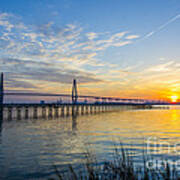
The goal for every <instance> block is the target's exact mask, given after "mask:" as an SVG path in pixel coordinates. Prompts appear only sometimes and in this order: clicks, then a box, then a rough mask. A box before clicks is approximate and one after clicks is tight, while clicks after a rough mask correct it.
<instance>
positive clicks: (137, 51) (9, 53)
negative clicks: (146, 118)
mask: <svg viewBox="0 0 180 180" xmlns="http://www.w3.org/2000/svg"><path fill="white" fill-rule="evenodd" d="M179 32H180V1H179V0H150V1H147V0H126V1H123V0H111V1H110V0H13V1H12V0H0V72H4V73H5V89H6V90H13V91H25V92H26V91H32V92H48V93H67V94H69V93H71V87H72V81H73V79H74V78H76V79H77V82H78V92H79V94H83V95H99V96H112V97H122V98H148V99H167V98H169V97H171V96H180V78H179V77H180V50H179V47H180V46H179V45H180V36H179Z"/></svg>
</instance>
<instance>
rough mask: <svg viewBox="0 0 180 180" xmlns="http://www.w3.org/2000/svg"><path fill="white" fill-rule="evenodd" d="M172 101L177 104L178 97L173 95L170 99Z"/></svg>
mask: <svg viewBox="0 0 180 180" xmlns="http://www.w3.org/2000/svg"><path fill="white" fill-rule="evenodd" d="M170 99H171V102H173V103H176V102H177V100H178V96H176V95H173V96H171V97H170Z"/></svg>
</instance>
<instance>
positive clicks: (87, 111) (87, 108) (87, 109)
mask: <svg viewBox="0 0 180 180" xmlns="http://www.w3.org/2000/svg"><path fill="white" fill-rule="evenodd" d="M86 114H89V106H88V105H86Z"/></svg>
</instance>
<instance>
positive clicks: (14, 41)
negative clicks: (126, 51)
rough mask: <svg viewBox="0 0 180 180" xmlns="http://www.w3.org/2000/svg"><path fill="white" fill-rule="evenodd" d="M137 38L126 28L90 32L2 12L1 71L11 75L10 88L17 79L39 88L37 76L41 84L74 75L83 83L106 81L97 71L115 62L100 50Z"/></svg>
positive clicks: (62, 79)
mask: <svg viewBox="0 0 180 180" xmlns="http://www.w3.org/2000/svg"><path fill="white" fill-rule="evenodd" d="M128 37H129V38H128ZM134 38H135V35H133V34H130V33H128V32H125V31H120V32H117V33H106V34H105V33H101V32H100V33H99V32H98V33H97V32H87V31H86V30H84V29H83V28H82V27H80V26H77V25H76V24H67V25H65V26H63V27H62V26H58V25H57V24H55V23H54V22H49V23H47V24H43V25H39V26H37V25H29V24H24V23H23V22H22V21H21V19H20V18H17V17H16V16H15V15H11V14H7V13H3V14H0V65H1V66H0V71H4V72H6V73H7V74H12V76H9V78H8V81H9V87H12V86H11V84H12V82H13V81H14V82H19V83H17V84H18V86H19V87H22V88H28V87H32V88H36V87H38V85H37V84H36V83H35V82H36V81H35V80H34V79H39V80H38V84H40V81H41V82H44V83H45V84H48V82H49V83H50V82H51V83H56V84H58V83H62V84H63V83H69V84H70V83H71V81H72V79H73V78H74V77H76V78H77V79H78V81H79V82H81V83H90V82H103V78H102V79H101V77H100V76H99V75H97V73H96V72H95V71H97V70H99V69H100V68H101V69H103V68H105V69H107V68H110V67H112V66H114V64H111V63H110V62H105V61H103V59H99V58H98V55H99V53H101V52H103V51H104V50H106V49H107V48H109V47H116V48H118V47H122V46H125V45H128V44H131V43H133V39H134ZM86 66H89V67H93V70H92V71H90V70H89V69H88V68H86ZM46 74H48V75H46ZM20 77H21V78H20ZM22 77H23V81H24V82H25V83H24V84H23V83H22V82H23V81H22ZM21 83H22V84H21ZM20 84H21V86H20ZM13 86H14V85H13Z"/></svg>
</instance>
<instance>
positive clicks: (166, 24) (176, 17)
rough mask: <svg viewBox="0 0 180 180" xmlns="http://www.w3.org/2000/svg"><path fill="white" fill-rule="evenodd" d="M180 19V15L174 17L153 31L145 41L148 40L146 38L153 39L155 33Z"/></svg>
mask: <svg viewBox="0 0 180 180" xmlns="http://www.w3.org/2000/svg"><path fill="white" fill-rule="evenodd" d="M179 18H180V14H178V15H176V16H175V17H173V18H172V19H170V20H169V21H167V22H166V23H164V24H163V25H161V26H159V27H158V28H157V30H155V31H151V32H150V33H148V34H146V35H145V36H144V38H143V39H146V38H149V37H151V36H152V35H153V34H154V33H157V32H159V31H160V30H162V29H164V28H165V27H166V26H168V25H169V24H171V23H173V22H174V21H176V20H177V19H179Z"/></svg>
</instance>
